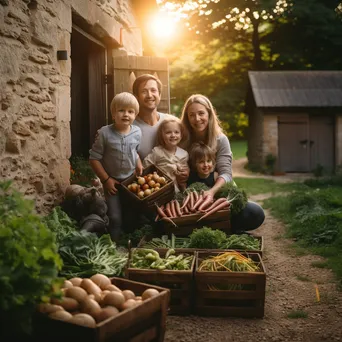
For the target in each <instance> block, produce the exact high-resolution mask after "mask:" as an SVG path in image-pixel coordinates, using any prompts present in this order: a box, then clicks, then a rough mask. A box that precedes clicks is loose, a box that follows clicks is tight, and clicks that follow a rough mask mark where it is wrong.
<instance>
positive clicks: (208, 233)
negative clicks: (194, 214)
mask: <svg viewBox="0 0 342 342" xmlns="http://www.w3.org/2000/svg"><path fill="white" fill-rule="evenodd" d="M189 238H190V243H189V247H190V248H208V249H209V248H210V249H218V248H220V246H221V245H222V243H223V242H224V241H225V240H226V238H227V235H226V234H225V233H224V232H223V231H221V230H214V229H211V228H209V227H203V228H200V229H194V231H193V232H192V233H191V234H190V235H189Z"/></svg>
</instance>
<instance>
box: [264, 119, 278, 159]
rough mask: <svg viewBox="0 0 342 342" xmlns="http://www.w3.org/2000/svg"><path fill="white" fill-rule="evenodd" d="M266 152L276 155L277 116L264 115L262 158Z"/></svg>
mask: <svg viewBox="0 0 342 342" xmlns="http://www.w3.org/2000/svg"><path fill="white" fill-rule="evenodd" d="M268 154H272V155H273V156H275V157H277V156H278V116H277V115H272V114H267V115H264V139H263V158H265V157H266V156H267V155H268Z"/></svg>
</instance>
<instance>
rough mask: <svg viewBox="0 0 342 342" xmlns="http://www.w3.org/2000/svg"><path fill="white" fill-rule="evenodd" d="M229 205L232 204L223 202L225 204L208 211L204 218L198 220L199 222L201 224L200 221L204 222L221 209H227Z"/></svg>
mask: <svg viewBox="0 0 342 342" xmlns="http://www.w3.org/2000/svg"><path fill="white" fill-rule="evenodd" d="M229 205H230V204H229V203H228V202H227V200H226V201H225V202H223V203H220V204H219V205H217V206H216V207H214V208H213V209H211V210H209V211H207V212H206V214H204V215H203V216H201V217H200V218H199V219H198V220H197V222H199V221H201V220H203V219H204V218H206V217H208V216H210V215H212V214H214V213H216V212H217V211H219V210H221V209H224V208H226V207H229Z"/></svg>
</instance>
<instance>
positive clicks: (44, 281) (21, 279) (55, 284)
mask: <svg viewBox="0 0 342 342" xmlns="http://www.w3.org/2000/svg"><path fill="white" fill-rule="evenodd" d="M61 266H62V261H61V259H60V257H59V255H58V253H57V246H56V244H55V240H54V235H53V234H52V232H51V231H50V230H49V229H48V228H47V227H46V225H45V224H44V223H42V222H41V218H40V217H39V216H38V215H36V214H35V213H34V210H33V203H32V202H31V201H29V200H26V199H24V197H23V195H22V194H20V193H19V192H17V191H15V190H14V189H12V188H11V182H0V337H2V336H3V337H4V338H5V339H4V340H6V338H7V340H10V338H11V337H13V335H14V334H20V333H23V332H28V331H29V330H30V319H31V315H32V313H33V312H34V310H35V307H36V305H37V304H38V303H40V302H41V301H42V300H44V299H47V298H48V297H50V295H51V294H52V293H53V292H55V290H57V289H58V288H59V284H60V280H59V279H58V278H57V275H58V271H59V270H60V268H61ZM13 340H14V339H13Z"/></svg>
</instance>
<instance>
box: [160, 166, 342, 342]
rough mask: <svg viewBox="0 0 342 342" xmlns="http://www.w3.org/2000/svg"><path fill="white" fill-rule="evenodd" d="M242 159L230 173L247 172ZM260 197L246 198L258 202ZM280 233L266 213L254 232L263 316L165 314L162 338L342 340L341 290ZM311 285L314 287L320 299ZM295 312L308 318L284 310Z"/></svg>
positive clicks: (183, 341)
mask: <svg viewBox="0 0 342 342" xmlns="http://www.w3.org/2000/svg"><path fill="white" fill-rule="evenodd" d="M244 163H245V161H241V160H239V161H235V163H234V165H233V174H234V177H246V176H252V175H251V174H250V173H246V171H245V170H244V169H243V164H244ZM254 177H255V176H254ZM257 177H259V175H258V176H257ZM269 177H272V176H268V177H267V178H269ZM298 177H299V179H301V178H304V177H305V175H286V176H281V177H280V176H276V177H272V178H274V179H276V180H277V181H291V180H293V179H295V180H298ZM265 197H266V196H265V195H264V196H260V195H259V196H256V197H255V198H253V197H251V199H252V200H256V201H259V203H262V200H263V199H264V198H265ZM284 232H285V228H284V225H283V224H282V223H281V222H279V221H277V220H276V219H275V218H273V217H272V216H271V215H270V214H269V213H268V212H267V211H266V220H265V222H264V224H263V225H262V226H261V227H259V228H258V229H256V230H255V231H254V233H255V235H260V236H263V237H264V242H265V252H264V257H263V261H264V264H265V266H266V270H267V280H266V302H265V316H264V318H263V319H244V318H231V317H208V318H207V317H206V318H204V317H197V316H187V317H181V316H168V318H167V330H166V336H165V341H166V342H190V341H205V342H221V341H230V342H242V341H243V342H245V341H247V342H259V341H271V342H277V341H288V342H291V341H298V342H299V341H300V342H323V341H327V342H330V341H342V292H341V291H338V290H337V286H336V283H335V281H334V278H333V275H332V273H331V271H329V270H326V269H321V268H317V267H313V266H312V263H315V262H320V261H322V260H323V259H322V258H320V257H318V256H313V255H298V253H297V254H296V251H295V249H294V248H292V241H291V240H288V239H285V238H284V237H283V236H284ZM315 286H317V287H318V290H319V294H320V301H319V302H318V301H317V296H316V290H315ZM296 311H298V312H302V313H306V314H307V317H306V318H297V319H293V318H292V319H291V318H288V314H291V313H294V312H296Z"/></svg>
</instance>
